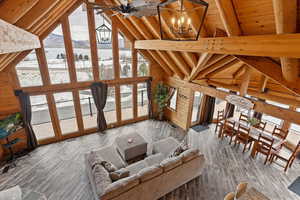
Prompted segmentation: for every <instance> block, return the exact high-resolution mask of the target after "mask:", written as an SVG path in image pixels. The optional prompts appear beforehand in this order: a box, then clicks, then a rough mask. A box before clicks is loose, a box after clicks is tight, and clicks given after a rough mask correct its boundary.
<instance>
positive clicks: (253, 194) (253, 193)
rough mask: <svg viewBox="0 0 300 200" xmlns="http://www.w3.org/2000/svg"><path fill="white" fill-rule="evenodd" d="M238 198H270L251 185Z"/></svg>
mask: <svg viewBox="0 0 300 200" xmlns="http://www.w3.org/2000/svg"><path fill="white" fill-rule="evenodd" d="M239 200H270V198H268V197H267V196H266V195H264V194H263V193H261V192H260V191H258V190H257V189H256V188H254V187H251V188H249V189H248V190H246V192H245V193H244V194H242V196H240V197H239Z"/></svg>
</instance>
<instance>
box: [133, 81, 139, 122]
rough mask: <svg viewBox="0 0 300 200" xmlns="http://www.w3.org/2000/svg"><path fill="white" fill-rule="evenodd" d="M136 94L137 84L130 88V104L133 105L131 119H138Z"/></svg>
mask: <svg viewBox="0 0 300 200" xmlns="http://www.w3.org/2000/svg"><path fill="white" fill-rule="evenodd" d="M137 98H138V92H137V83H135V84H133V86H132V101H133V102H132V104H133V118H137V117H138V99H137Z"/></svg>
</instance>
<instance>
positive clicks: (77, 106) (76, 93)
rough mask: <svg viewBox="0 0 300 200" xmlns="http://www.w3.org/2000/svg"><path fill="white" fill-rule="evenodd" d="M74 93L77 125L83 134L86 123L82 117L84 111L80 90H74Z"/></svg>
mask: <svg viewBox="0 0 300 200" xmlns="http://www.w3.org/2000/svg"><path fill="white" fill-rule="evenodd" d="M72 95H73V102H74V109H75V114H76V116H75V117H76V121H77V126H78V130H79V133H80V134H83V130H84V125H83V119H82V112H81V105H80V96H79V91H78V90H73V91H72Z"/></svg>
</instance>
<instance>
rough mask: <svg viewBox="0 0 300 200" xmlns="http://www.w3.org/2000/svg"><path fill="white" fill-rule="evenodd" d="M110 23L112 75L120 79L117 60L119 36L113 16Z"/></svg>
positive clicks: (118, 61)
mask: <svg viewBox="0 0 300 200" xmlns="http://www.w3.org/2000/svg"><path fill="white" fill-rule="evenodd" d="M111 21H112V23H111V27H112V29H111V37H112V51H113V52H112V53H113V65H114V77H115V79H116V80H118V79H120V60H119V38H118V34H119V32H118V28H117V22H116V19H115V18H112V20H111Z"/></svg>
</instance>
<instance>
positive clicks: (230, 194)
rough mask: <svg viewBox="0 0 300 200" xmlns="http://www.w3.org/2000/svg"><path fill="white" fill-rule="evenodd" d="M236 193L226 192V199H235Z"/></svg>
mask: <svg viewBox="0 0 300 200" xmlns="http://www.w3.org/2000/svg"><path fill="white" fill-rule="evenodd" d="M234 197H235V194H234V192H229V193H228V194H226V196H225V197H224V200H234Z"/></svg>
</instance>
